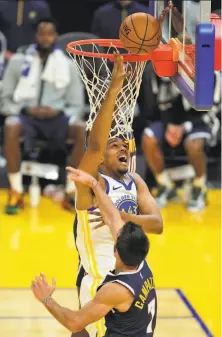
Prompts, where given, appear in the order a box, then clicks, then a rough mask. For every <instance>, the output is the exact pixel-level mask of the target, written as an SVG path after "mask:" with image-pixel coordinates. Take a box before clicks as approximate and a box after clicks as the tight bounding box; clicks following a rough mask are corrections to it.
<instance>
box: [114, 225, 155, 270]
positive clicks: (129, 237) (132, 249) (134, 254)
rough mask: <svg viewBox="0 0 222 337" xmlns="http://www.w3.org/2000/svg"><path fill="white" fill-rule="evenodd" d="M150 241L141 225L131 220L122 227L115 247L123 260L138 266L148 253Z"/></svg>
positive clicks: (132, 265)
mask: <svg viewBox="0 0 222 337" xmlns="http://www.w3.org/2000/svg"><path fill="white" fill-rule="evenodd" d="M149 247H150V243H149V240H148V237H147V236H146V234H145V232H144V231H143V229H142V228H141V226H139V225H137V224H135V223H133V222H131V221H129V222H127V223H126V224H125V225H124V226H123V228H121V230H120V232H119V235H118V237H117V241H116V245H115V248H116V250H117V252H118V254H119V257H120V259H121V261H122V262H123V263H124V264H125V265H126V266H129V267H137V266H139V265H140V263H141V262H142V261H143V260H144V259H145V257H146V256H147V254H148V251H149Z"/></svg>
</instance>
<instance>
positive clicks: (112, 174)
mask: <svg viewBox="0 0 222 337" xmlns="http://www.w3.org/2000/svg"><path fill="white" fill-rule="evenodd" d="M101 171H102V173H103V174H105V175H106V176H108V177H110V178H113V179H117V180H124V176H125V174H119V173H118V172H112V171H110V170H109V169H108V168H107V167H105V166H104V165H103V166H102V167H101Z"/></svg>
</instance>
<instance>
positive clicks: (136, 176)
mask: <svg viewBox="0 0 222 337" xmlns="http://www.w3.org/2000/svg"><path fill="white" fill-rule="evenodd" d="M129 175H130V176H131V177H132V178H133V179H134V181H135V183H136V184H145V181H144V180H143V178H142V177H141V176H140V175H139V174H138V173H136V172H130V173H129Z"/></svg>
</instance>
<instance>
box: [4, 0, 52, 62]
mask: <svg viewBox="0 0 222 337" xmlns="http://www.w3.org/2000/svg"><path fill="white" fill-rule="evenodd" d="M50 16H51V13H50V8H49V5H48V3H47V1H45V0H38V1H32V0H10V1H0V31H1V32H2V33H3V34H4V35H5V37H6V39H7V44H8V52H9V53H8V56H10V54H11V53H15V52H16V50H17V49H18V48H19V47H20V46H23V45H29V44H31V43H33V41H34V38H35V24H36V23H37V22H38V21H39V20H41V19H44V18H48V17H50Z"/></svg>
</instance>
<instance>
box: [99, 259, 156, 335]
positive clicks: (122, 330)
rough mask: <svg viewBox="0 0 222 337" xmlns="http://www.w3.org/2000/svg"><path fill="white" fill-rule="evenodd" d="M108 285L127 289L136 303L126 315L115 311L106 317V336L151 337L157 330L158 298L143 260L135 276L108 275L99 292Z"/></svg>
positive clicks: (122, 274)
mask: <svg viewBox="0 0 222 337" xmlns="http://www.w3.org/2000/svg"><path fill="white" fill-rule="evenodd" d="M108 282H117V283H120V284H121V285H123V286H125V287H126V288H127V289H129V291H130V292H131V293H132V294H133V296H134V301H133V303H132V305H131V307H130V308H129V310H128V311H126V312H120V311H118V310H116V309H115V308H114V309H113V310H112V311H110V312H109V313H108V314H107V315H106V317H105V322H106V328H107V331H106V336H107V337H109V336H112V337H121V336H129V337H134V336H135V337H138V336H139V337H152V336H153V333H154V329H155V326H156V315H157V297H156V290H155V285H154V280H153V274H152V272H151V270H150V268H149V266H148V264H147V262H146V261H145V260H144V261H143V262H142V263H141V265H140V266H139V268H138V270H137V271H136V272H129V273H127V272H126V273H125V272H124V273H119V274H117V275H115V273H114V272H109V273H108V275H107V276H106V278H105V280H104V281H103V283H102V285H101V286H100V287H99V288H98V289H100V288H101V287H102V286H103V285H104V284H106V283H108Z"/></svg>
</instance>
